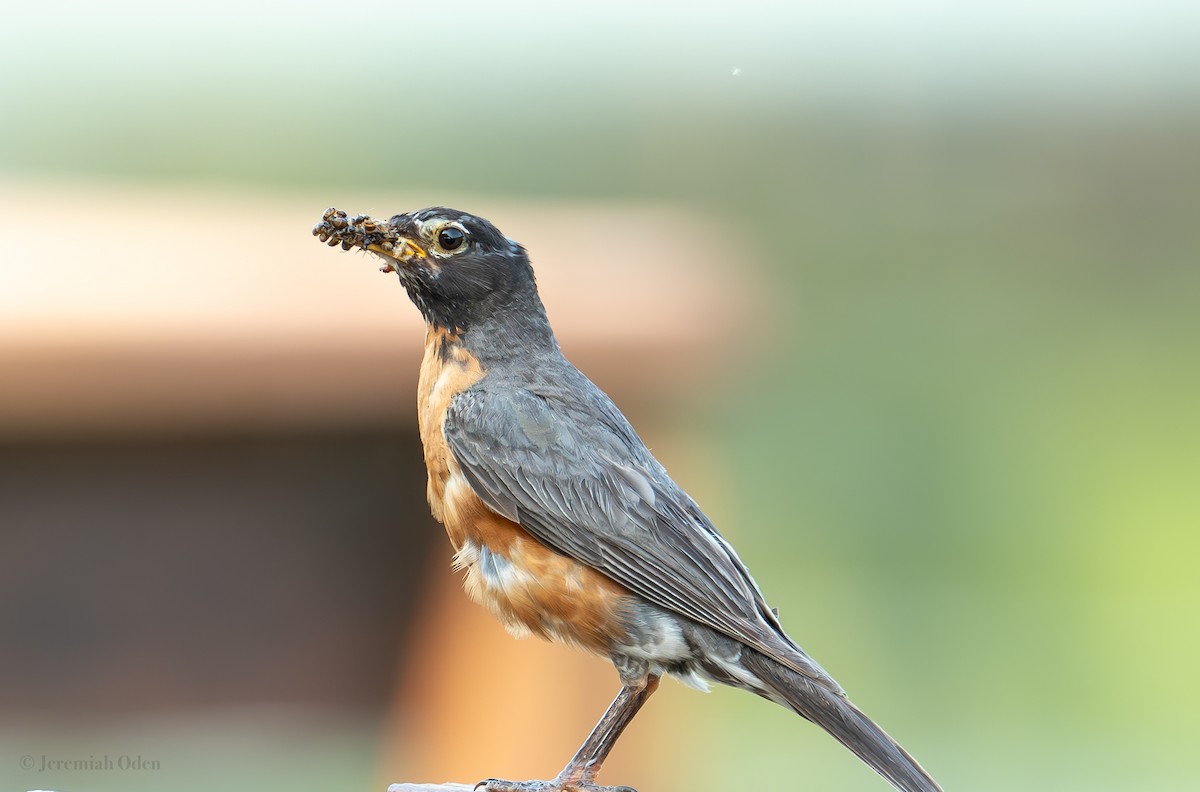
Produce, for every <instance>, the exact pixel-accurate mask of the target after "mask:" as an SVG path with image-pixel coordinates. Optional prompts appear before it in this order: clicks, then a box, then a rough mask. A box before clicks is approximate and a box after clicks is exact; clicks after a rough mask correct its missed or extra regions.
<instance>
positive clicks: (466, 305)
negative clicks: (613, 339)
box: [313, 207, 544, 330]
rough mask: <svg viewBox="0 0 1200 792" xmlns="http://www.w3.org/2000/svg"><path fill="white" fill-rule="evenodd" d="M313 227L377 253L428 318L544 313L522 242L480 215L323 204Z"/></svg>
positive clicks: (466, 324) (449, 323)
mask: <svg viewBox="0 0 1200 792" xmlns="http://www.w3.org/2000/svg"><path fill="white" fill-rule="evenodd" d="M313 234H314V235H315V236H317V237H318V238H319V239H321V240H322V241H323V242H326V243H328V244H329V245H331V246H334V245H338V244H339V243H340V244H341V246H342V248H343V249H344V250H349V249H351V248H360V249H362V250H365V251H368V252H370V253H373V254H374V255H376V256H378V257H379V258H380V259H382V260H383V266H382V267H381V268H380V269H381V270H383V271H384V272H395V273H396V274H397V275H398V276H399V277H400V282H401V283H402V284H404V288H405V289H406V290H407V291H408V294H409V297H411V298H412V301H413V302H414V303H415V304H416V306H417V308H418V309H420V311H421V314H422V315H423V316H424V317H425V320H426V322H428V323H429V324H431V325H435V326H438V327H444V328H447V329H450V330H466V329H468V328H470V327H471V326H473V325H476V324H478V323H480V322H481V321H484V320H486V319H489V318H492V317H494V316H495V315H496V314H497V313H498V312H503V311H510V310H512V311H520V312H526V313H527V312H529V311H530V310H532V311H534V312H535V313H537V314H539V315H542V316H544V314H543V313H542V308H541V302H540V300H539V299H538V296H537V287H536V285H535V282H534V277H533V269H532V267H531V266H530V264H529V257H528V255H526V253H525V249H524V248H523V247H521V246H520V245H518V244H517V243H516V242H514V241H512V240H511V239H509V238H508V237H506V236H504V234H502V233H500V231H499V229H497V228H496V227H495V226H494V225H492V224H491V223H489V222H488V221H487V220H484V219H483V218H481V217H476V216H474V215H470V214H467V213H466V212H460V211H458V210H456V209H447V208H444V207H433V208H430V209H421V210H420V211H416V212H409V213H407V214H398V215H394V216H393V217H392V218H390V219H389V220H376V219H374V218H372V217H369V216H367V215H355V216H353V217H350V216H348V215H347V214H346V213H345V212H343V211H341V210H338V209H329V210H327V211H326V212H325V215H324V217H323V218H322V220H321V222H320V223H318V224H317V225H316V226H315V227H314V228H313Z"/></svg>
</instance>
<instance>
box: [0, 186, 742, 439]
mask: <svg viewBox="0 0 1200 792" xmlns="http://www.w3.org/2000/svg"><path fill="white" fill-rule="evenodd" d="M437 199H438V200H437V202H442V200H441V199H444V196H438V197H437ZM433 202H435V199H434V198H432V197H425V198H422V197H419V196H412V195H388V196H380V195H362V194H358V193H345V192H337V191H330V192H327V193H309V194H305V195H296V194H288V195H277V194H250V193H246V192H243V191H239V192H237V193H231V192H219V191H216V190H212V189H199V188H197V189H186V190H185V189H181V188H173V189H165V188H157V187H131V186H121V187H117V186H107V187H106V186H100V185H87V184H32V183H30V184H21V183H12V182H7V183H6V182H0V433H2V434H5V435H12V434H14V433H16V434H26V433H29V434H37V435H42V434H46V433H76V432H80V431H89V430H116V431H121V432H128V431H139V430H157V429H162V428H168V427H174V428H183V429H187V428H200V429H203V428H212V427H271V426H280V425H283V426H293V425H297V424H309V423H319V424H324V425H335V426H336V425H345V424H376V425H377V424H381V423H382V424H389V423H396V422H409V421H411V420H412V417H413V414H414V413H413V410H412V409H410V407H411V402H412V400H413V396H412V394H413V391H414V388H415V378H416V373H417V360H418V359H419V357H420V354H421V346H422V341H423V331H422V327H421V322H420V319H419V317H418V315H417V312H416V311H415V309H413V307H412V306H411V305H410V304H409V303H408V299H407V297H406V295H405V293H404V291H403V289H402V288H400V286H399V284H398V283H397V282H396V279H395V276H394V275H387V276H385V275H382V274H380V273H379V272H377V271H376V266H375V262H374V261H373V259H371V258H368V257H366V256H365V255H363V254H357V253H345V252H342V251H341V250H331V249H329V248H326V247H324V246H322V245H321V244H319V243H318V242H317V241H316V240H315V239H314V238H313V237H312V236H310V229H311V227H312V224H313V223H314V222H315V221H316V220H317V219H319V217H320V214H321V211H322V210H323V209H324V208H325V206H326V205H327V204H330V203H336V204H337V205H338V206H345V207H346V208H347V209H349V210H352V211H359V210H361V211H365V212H371V213H374V214H376V215H379V216H390V215H391V214H393V213H395V212H399V211H405V210H408V209H413V208H418V207H420V206H423V205H426V204H429V203H433ZM458 203H459V204H460V205H461V206H463V207H464V208H467V209H469V210H471V211H474V212H476V213H479V214H482V215H484V216H487V217H489V218H491V219H493V220H494V221H495V222H496V223H497V224H498V225H499V226H500V227H501V228H502V229H503V230H504V231H505V232H506V233H508V234H509V235H510V236H512V237H513V238H514V239H517V240H519V241H520V242H522V243H523V244H524V245H525V246H526V247H527V248H528V250H529V251H530V254H531V256H532V258H533V262H534V266H535V268H536V270H537V273H538V279H539V284H540V285H541V288H542V292H543V296H544V298H545V301H546V304H547V307H548V310H549V312H550V317H551V321H552V322H554V324H555V326H556V328H557V330H558V333H559V336H560V339H561V341H562V343H563V346H564V348H565V349H566V351H567V353H568V355H569V356H570V357H571V358H572V359H573V360H574V361H575V362H576V363H577V364H579V365H580V366H581V367H582V368H584V369H585V370H586V371H587V372H588V373H589V374H590V375H591V376H592V377H593V378H594V379H596V380H597V381H598V382H599V384H601V386H602V387H604V388H606V389H607V390H609V391H610V392H611V393H612V395H613V396H614V397H615V398H617V400H618V401H619V402H621V403H622V404H623V405H628V404H630V403H631V402H637V401H638V400H640V399H644V398H646V397H647V393H648V391H647V389H646V388H645V387H643V386H642V384H641V383H642V382H645V381H652V382H654V383H656V387H659V388H661V387H664V386H669V387H668V390H670V389H679V390H675V393H679V392H680V390H682V389H683V388H687V387H694V386H695V385H697V384H703V382H704V381H705V380H706V378H708V377H715V376H717V373H716V372H715V371H713V370H712V369H713V368H714V366H713V364H714V362H715V360H716V359H719V358H721V357H722V356H726V355H729V354H730V353H731V352H732V350H733V344H734V342H735V339H734V332H733V330H734V328H736V327H738V326H739V323H741V322H744V321H745V319H746V314H747V306H748V301H749V299H750V297H749V294H750V292H751V290H752V289H751V287H750V283H751V281H752V279H751V278H750V277H748V276H749V275H750V273H752V272H753V268H752V267H751V266H749V265H748V263H747V260H746V256H747V255H748V253H747V251H745V250H744V249H742V248H740V247H739V246H738V244H737V241H736V240H735V239H733V238H731V237H730V235H729V234H728V232H727V229H723V228H720V227H714V224H706V223H704V222H702V221H701V220H700V219H698V218H695V217H692V216H688V215H684V214H681V213H679V212H677V211H672V210H668V209H664V208H661V207H646V206H630V205H627V204H619V205H594V204H575V205H572V204H565V203H562V202H556V203H554V204H535V203H527V202H525V203H523V202H518V201H509V200H500V199H495V198H475V199H471V198H461V199H458ZM730 268H736V277H731V276H730ZM716 368H719V366H717V367H716Z"/></svg>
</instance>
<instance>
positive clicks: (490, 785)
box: [475, 778, 637, 792]
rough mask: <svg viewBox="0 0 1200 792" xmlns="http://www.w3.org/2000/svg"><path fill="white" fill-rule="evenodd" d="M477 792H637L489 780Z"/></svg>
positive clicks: (584, 785) (590, 785)
mask: <svg viewBox="0 0 1200 792" xmlns="http://www.w3.org/2000/svg"><path fill="white" fill-rule="evenodd" d="M475 792H637V790H636V789H634V788H633V787H627V786H600V785H599V784H593V783H590V782H588V781H568V780H562V779H557V778H556V779H554V780H553V781H502V780H501V779H499V778H489V779H487V780H484V781H480V782H479V783H478V784H476V785H475Z"/></svg>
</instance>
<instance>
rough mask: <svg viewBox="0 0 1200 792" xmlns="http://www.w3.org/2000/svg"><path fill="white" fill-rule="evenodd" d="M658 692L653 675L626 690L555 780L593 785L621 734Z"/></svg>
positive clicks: (656, 682) (624, 688)
mask: <svg viewBox="0 0 1200 792" xmlns="http://www.w3.org/2000/svg"><path fill="white" fill-rule="evenodd" d="M657 689H658V677H657V676H655V675H653V674H651V675H649V676H647V677H645V678H644V679H641V680H639V681H638V682H635V683H634V684H631V685H625V686H624V687H622V688H621V692H620V693H618V694H617V697H616V698H615V699H613V703H612V704H610V705H609V706H608V709H607V710H605V712H604V715H602V716H601V717H600V721H599V723H597V724H596V727H595V728H594V729H592V733H591V734H589V735H588V738H587V739H586V740H584V741H583V745H581V746H580V747H579V750H578V751H577V752H576V753H575V756H574V757H573V758H572V759H571V761H570V762H567V766H566V767H564V768H563V769H562V772H561V773H559V774H558V778H556V779H555V781H556V782H559V783H562V784H563V785H564V786H566V785H569V784H572V783H579V782H581V781H582V782H583V783H585V784H591V783H592V782H593V781H595V779H596V776H597V775H598V774H599V773H600V766H601V765H603V764H604V760H605V759H607V758H608V754H609V752H610V751H612V749H613V746H614V745H616V744H617V738H619V737H620V736H621V732H623V731H625V727H626V726H628V725H629V724H630V722H631V721H633V716H634V715H637V714H638V710H640V709H641V708H642V705H643V704H645V703H646V700H647V699H649V698H650V694H651V693H653V692H654V691H655V690H657Z"/></svg>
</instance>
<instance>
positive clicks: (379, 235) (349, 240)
mask: <svg viewBox="0 0 1200 792" xmlns="http://www.w3.org/2000/svg"><path fill="white" fill-rule="evenodd" d="M312 232H313V236H315V237H316V238H317V239H319V240H321V241H322V242H324V243H325V244H327V245H329V246H330V247H337V246H338V245H339V244H340V245H341V246H342V250H350V249H351V248H361V249H362V250H372V251H375V252H377V253H384V254H388V255H391V254H393V253H398V252H400V251H397V243H398V242H400V241H401V240H400V236H399V235H398V234H397V233H396V229H395V228H393V227H392V225H391V223H389V222H388V221H387V220H376V219H375V218H374V217H371V216H370V215H365V214H359V215H354V216H353V217H351V216H349V215H347V214H346V213H345V212H343V211H342V210H341V209H335V208H333V207H332V206H331V207H329V208H328V209H326V210H325V214H324V215H323V216H322V217H321V222H319V223H317V224H316V225H315V226H313V230H312ZM401 247H403V244H402V243H401ZM394 269H395V267H393V266H392V265H391V264H390V263H386V262H385V264H384V266H383V270H384V271H385V272H388V271H393V270H394Z"/></svg>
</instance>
